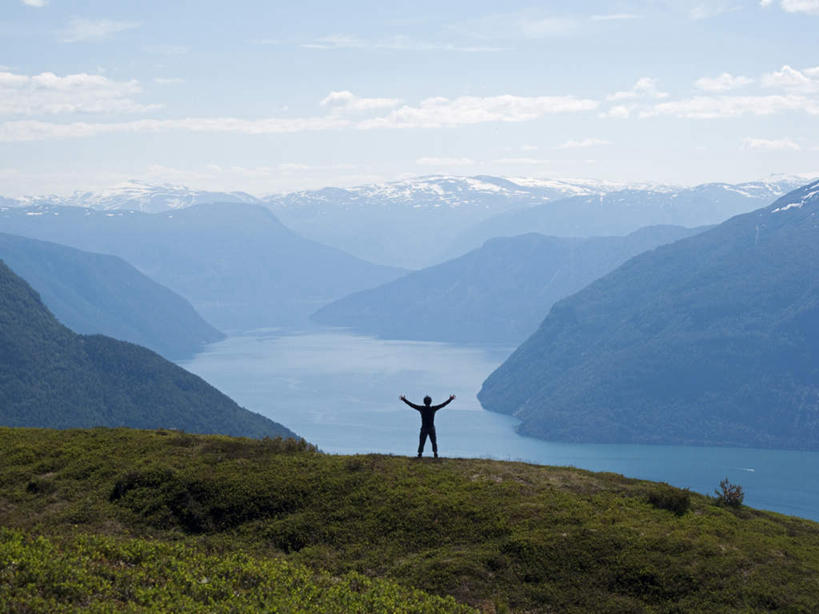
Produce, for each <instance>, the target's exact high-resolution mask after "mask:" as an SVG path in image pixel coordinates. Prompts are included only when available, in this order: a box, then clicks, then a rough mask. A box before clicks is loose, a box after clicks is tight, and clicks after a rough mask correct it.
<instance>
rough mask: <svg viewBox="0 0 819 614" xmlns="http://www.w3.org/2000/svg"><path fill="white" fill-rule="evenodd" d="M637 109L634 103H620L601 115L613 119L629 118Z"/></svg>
mask: <svg viewBox="0 0 819 614" xmlns="http://www.w3.org/2000/svg"><path fill="white" fill-rule="evenodd" d="M634 109H635V106H634V105H625V104H618V105H615V106H613V107H611V108H610V109H609V110H607V111H604V112H603V113H601V114H600V117H604V118H611V119H627V118H628V117H629V116H631V112H632V111H633V110H634Z"/></svg>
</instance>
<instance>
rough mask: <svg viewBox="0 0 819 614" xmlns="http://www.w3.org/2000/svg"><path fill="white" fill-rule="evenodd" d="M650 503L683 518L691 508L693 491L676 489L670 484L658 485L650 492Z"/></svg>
mask: <svg viewBox="0 0 819 614" xmlns="http://www.w3.org/2000/svg"><path fill="white" fill-rule="evenodd" d="M648 502H649V503H650V504H651V505H653V506H654V507H656V508H657V509H661V510H668V511H669V512H673V513H675V514H676V515H677V516H682V515H683V514H685V513H686V512H687V511H688V510H689V508H690V507H691V491H690V490H688V489H687V488H674V487H673V486H669V485H668V484H656V485H655V486H654V487H653V488H652V489H651V490H649V492H648Z"/></svg>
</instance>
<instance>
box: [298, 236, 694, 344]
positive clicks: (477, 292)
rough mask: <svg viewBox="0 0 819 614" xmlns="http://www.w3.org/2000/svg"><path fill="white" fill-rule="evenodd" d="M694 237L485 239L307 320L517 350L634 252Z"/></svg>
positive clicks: (373, 332)
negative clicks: (562, 304) (561, 306)
mask: <svg viewBox="0 0 819 614" xmlns="http://www.w3.org/2000/svg"><path fill="white" fill-rule="evenodd" d="M700 230H701V229H693V230H692V229H687V228H682V227H679V226H655V227H650V228H643V229H641V230H639V231H636V232H634V233H632V234H630V235H628V236H625V237H591V238H585V239H578V238H558V237H546V236H543V235H540V234H535V233H530V234H525V235H520V236H517V237H508V238H499V239H491V240H489V241H487V242H486V243H485V244H484V245H483V246H482V247H481V248H479V249H476V250H473V251H471V252H469V253H468V254H466V255H464V256H461V257H460V258H456V259H454V260H450V261H447V262H444V263H442V264H439V265H436V266H433V267H429V268H426V269H422V270H420V271H414V272H412V273H409V274H407V275H406V276H404V277H401V278H399V279H397V280H395V281H391V282H389V283H387V284H384V285H382V286H378V287H377V288H372V289H370V290H362V291H361V292H357V293H355V294H352V295H350V296H347V297H344V298H342V299H339V300H337V301H335V302H333V303H330V304H329V305H327V306H325V307H323V308H322V309H320V310H319V311H317V312H316V313H315V314H314V315H313V319H315V320H316V321H318V322H320V323H322V324H329V325H333V326H344V327H349V328H352V329H353V330H355V331H357V332H361V333H364V334H368V335H375V336H379V337H386V338H392V339H415V340H433V341H450V342H468V343H473V342H476V343H478V342H490V343H506V344H515V345H517V344H518V343H520V342H521V341H523V340H524V339H525V338H526V337H528V336H529V335H530V334H531V333H533V332H534V331H535V329H536V328H537V326H538V325H539V324H540V322H541V321H542V320H543V318H544V317H545V316H546V314H547V313H548V312H549V309H550V308H551V306H552V304H554V303H555V302H556V301H558V300H560V299H562V298H565V297H566V296H569V295H570V294H572V293H574V292H577V291H578V290H580V289H581V288H583V287H584V286H586V285H588V284H589V283H590V282H592V281H594V280H595V279H597V278H598V277H601V276H603V275H605V274H606V273H608V272H609V271H611V270H613V269H614V268H616V267H617V266H619V265H620V264H622V263H623V262H625V261H626V260H628V259H629V258H631V257H632V256H635V255H637V254H639V253H640V252H643V251H646V250H648V249H652V248H654V247H657V246H658V245H662V244H664V243H670V242H672V241H676V240H677V239H680V238H683V237H687V236H690V235H692V234H695V233H697V232H699V231H700Z"/></svg>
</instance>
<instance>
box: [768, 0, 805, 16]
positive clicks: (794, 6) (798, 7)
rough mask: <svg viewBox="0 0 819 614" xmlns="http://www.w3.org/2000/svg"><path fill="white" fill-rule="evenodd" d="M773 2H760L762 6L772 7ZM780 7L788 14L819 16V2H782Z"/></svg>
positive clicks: (769, 0) (795, 0)
mask: <svg viewBox="0 0 819 614" xmlns="http://www.w3.org/2000/svg"><path fill="white" fill-rule="evenodd" d="M771 4H773V0H760V2H759V5H760V6H770V5H771ZM779 6H780V7H782V10H784V11H786V12H788V13H806V14H808V15H819V0H780V1H779Z"/></svg>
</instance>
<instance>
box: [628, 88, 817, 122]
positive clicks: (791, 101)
mask: <svg viewBox="0 0 819 614" xmlns="http://www.w3.org/2000/svg"><path fill="white" fill-rule="evenodd" d="M793 111H796V112H804V113H808V114H810V115H819V101H816V100H812V99H810V98H807V97H805V96H800V95H796V94H793V95H782V96H696V97H694V98H688V99H685V100H677V101H672V102H662V103H659V104H656V105H654V106H653V107H650V108H647V109H644V110H643V111H641V113H640V117H655V116H658V115H667V116H672V117H683V118H690V119H713V118H719V117H740V116H743V115H774V114H777V113H785V112H793Z"/></svg>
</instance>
